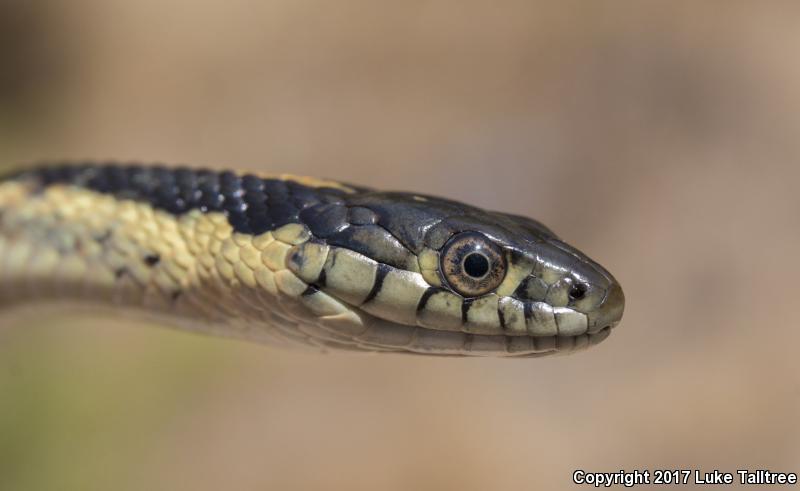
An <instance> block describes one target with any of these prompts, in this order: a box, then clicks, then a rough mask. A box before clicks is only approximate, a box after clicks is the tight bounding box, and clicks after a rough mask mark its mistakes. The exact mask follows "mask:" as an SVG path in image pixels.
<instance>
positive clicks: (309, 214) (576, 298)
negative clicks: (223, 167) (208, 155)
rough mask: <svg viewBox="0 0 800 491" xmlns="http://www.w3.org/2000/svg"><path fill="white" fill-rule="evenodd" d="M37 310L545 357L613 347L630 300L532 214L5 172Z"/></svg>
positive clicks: (10, 253)
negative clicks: (55, 306)
mask: <svg viewBox="0 0 800 491" xmlns="http://www.w3.org/2000/svg"><path fill="white" fill-rule="evenodd" d="M31 303H33V304H35V305H39V304H45V303H59V304H62V305H66V306H67V308H68V307H69V306H74V305H97V306H106V307H112V308H113V309H115V310H117V311H119V312H124V313H125V315H127V314H128V313H132V314H138V315H143V316H146V317H151V318H155V319H156V320H157V321H158V322H160V323H162V324H164V325H168V326H174V327H178V328H182V329H187V330H193V331H200V332H206V333H213V334H218V335H223V336H229V337H236V338H242V339H247V340H252V341H259V342H265V343H269V344H273V345H281V346H304V347H311V348H314V349H323V350H326V349H342V350H356V351H374V352H410V353H423V354H437V355H484V356H486V355H490V356H540V355H543V354H549V353H557V352H569V351H574V350H576V349H580V348H585V347H588V346H591V345H594V344H596V343H598V342H600V341H602V340H603V339H605V338H606V337H607V336H608V334H609V332H610V330H611V329H612V328H613V327H614V326H615V325H617V323H618V322H619V320H620V318H621V316H622V311H623V308H624V297H623V294H622V289H621V288H620V286H619V284H618V283H617V281H616V280H615V279H614V277H613V276H612V275H611V274H610V273H608V271H606V270H605V269H604V268H602V267H601V266H599V265H598V264H597V263H595V262H594V261H592V260H591V259H589V258H588V257H587V256H585V255H584V254H583V253H581V252H579V251H578V250H576V249H575V248H573V247H571V246H569V245H567V244H565V243H564V242H562V241H561V240H559V239H558V238H557V236H556V235H555V234H554V233H553V232H551V231H550V230H549V229H548V228H547V227H545V226H544V225H542V224H541V223H539V222H537V221H535V220H532V219H529V218H525V217H520V216H515V215H509V214H504V213H499V212H491V211H486V210H482V209H479V208H476V207H473V206H469V205H466V204H462V203H458V202H455V201H451V200H447V199H442V198H436V197H432V196H421V195H418V194H413V193H399V192H380V191H375V190H371V189H367V188H363V187H358V186H353V185H348V184H343V183H339V182H334V181H325V180H319V179H313V178H307V177H296V176H287V175H283V176H277V177H264V176H257V175H253V174H241V173H235V172H230V171H224V172H222V171H212V170H204V169H192V168H168V167H163V166H144V165H120V164H115V163H79V164H58V165H41V166H37V167H33V168H29V169H25V170H22V171H20V172H17V173H15V174H11V175H9V176H7V177H5V178H3V179H2V180H0V308H2V309H10V308H11V307H14V306H17V305H22V304H31Z"/></svg>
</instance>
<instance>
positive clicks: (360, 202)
mask: <svg viewBox="0 0 800 491" xmlns="http://www.w3.org/2000/svg"><path fill="white" fill-rule="evenodd" d="M300 218H301V220H303V221H304V223H305V224H306V225H307V226H308V227H309V228H310V231H311V233H312V235H313V236H314V237H315V240H316V242H315V243H312V244H315V245H309V247H317V248H320V247H322V248H324V249H325V254H324V255H325V260H324V264H322V262H321V261H318V262H320V263H321V266H320V267H319V268H317V269H315V271H314V273H313V274H311V275H309V274H303V271H302V269H303V268H302V267H299V266H297V265H298V264H304V263H305V261H303V260H302V258H303V255H304V254H303V253H299V254H296V255H295V259H297V261H292V260H290V261H289V263H290V269H293V270H294V271H295V272H297V273H298V275H299V276H300V277H302V278H303V279H304V280H306V281H308V282H309V283H313V284H315V286H316V287H319V289H320V290H321V291H323V292H324V293H326V294H328V295H330V296H331V297H333V298H335V299H337V300H339V301H341V302H343V303H344V304H346V305H347V306H348V308H350V309H351V311H352V312H353V313H355V314H356V315H357V316H358V318H359V322H360V323H361V325H362V327H363V331H361V332H358V333H353V332H351V333H349V334H348V336H349V340H348V341H349V342H350V343H351V344H353V345H355V346H356V349H370V350H374V349H383V350H393V351H410V352H419V353H426V354H457V355H492V356H494V355H500V356H539V355H543V354H550V353H555V352H569V351H575V350H577V349H580V348H584V347H588V346H590V345H594V344H597V343H598V342H600V341H602V340H603V339H605V338H606V337H607V336H608V334H609V332H610V331H611V329H612V328H613V327H614V326H616V325H617V324H618V323H619V321H620V319H621V317H622V312H623V309H624V296H623V293H622V289H621V287H620V285H619V283H618V282H617V281H616V280H615V279H614V277H613V276H612V275H611V274H610V273H609V272H608V271H606V270H605V269H604V268H603V267H602V266H600V265H599V264H597V263H596V262H594V261H592V260H591V259H589V258H588V257H587V256H586V255H584V254H583V253H581V252H580V251H578V250H577V249H575V248H573V247H571V246H569V245H567V244H565V243H564V242H562V241H561V240H560V239H558V237H557V236H556V235H555V234H554V233H553V232H552V231H550V230H549V229H548V228H547V227H545V226H544V225H542V224H541V223H539V222H537V221H535V220H532V219H530V218H526V217H521V216H516V215H510V214H505V213H499V212H491V211H486V210H482V209H479V208H475V207H472V206H469V205H465V204H463V203H458V202H455V201H450V200H446V199H441V198H435V197H430V196H420V195H415V194H409V193H385V192H360V193H356V194H352V195H348V196H346V197H345V201H344V202H342V203H337V204H334V205H331V204H327V205H321V206H320V207H319V208H317V209H313V208H310V209H308V210H304V213H301V216H300ZM316 255H317V256H319V254H316ZM293 264H294V266H293ZM340 341H345V340H344V339H341V340H340Z"/></svg>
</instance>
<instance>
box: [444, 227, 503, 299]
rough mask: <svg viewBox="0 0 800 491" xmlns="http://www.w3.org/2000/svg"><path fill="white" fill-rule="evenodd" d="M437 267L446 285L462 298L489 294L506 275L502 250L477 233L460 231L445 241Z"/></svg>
mask: <svg viewBox="0 0 800 491" xmlns="http://www.w3.org/2000/svg"><path fill="white" fill-rule="evenodd" d="M440 267H441V271H442V274H443V275H444V278H445V279H446V280H447V283H448V284H449V285H450V286H451V287H452V288H453V289H454V290H455V291H457V292H458V293H460V294H462V295H464V296H465V297H477V296H480V295H484V294H486V293H489V292H490V291H492V290H494V289H495V288H497V286H498V285H500V283H501V282H502V281H503V278H505V276H506V259H505V257H504V256H503V250H502V249H501V248H500V247H499V246H498V245H497V244H495V243H494V242H492V241H491V240H489V239H488V238H486V236H484V235H483V234H479V233H477V232H463V233H460V234H458V235H455V236H453V237H452V238H451V239H450V240H449V241H447V243H446V244H445V245H444V247H443V248H442V253H441V256H440Z"/></svg>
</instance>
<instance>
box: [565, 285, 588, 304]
mask: <svg viewBox="0 0 800 491" xmlns="http://www.w3.org/2000/svg"><path fill="white" fill-rule="evenodd" d="M588 290H589V287H588V286H587V285H586V283H575V284H574V285H572V286H571V287H570V289H569V299H570V300H580V299H582V298H583V297H585V296H586V292H587V291H588Z"/></svg>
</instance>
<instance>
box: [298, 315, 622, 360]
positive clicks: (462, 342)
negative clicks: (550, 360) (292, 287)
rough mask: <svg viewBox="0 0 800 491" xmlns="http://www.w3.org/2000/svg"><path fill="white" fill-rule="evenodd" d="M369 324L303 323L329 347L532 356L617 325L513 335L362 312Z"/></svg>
mask: <svg viewBox="0 0 800 491" xmlns="http://www.w3.org/2000/svg"><path fill="white" fill-rule="evenodd" d="M361 318H362V321H363V322H364V326H365V328H364V329H363V330H360V332H354V331H352V330H348V331H347V332H344V331H342V330H341V329H339V325H335V326H334V325H326V324H325V323H321V324H318V325H317V326H315V327H303V326H301V327H300V330H302V331H304V333H305V334H306V335H307V336H310V337H313V338H314V339H315V340H316V341H317V342H318V343H320V344H322V345H323V346H325V347H329V348H335V349H344V350H348V351H362V352H363V351H380V352H395V353H411V354H424V355H440V356H484V357H487V356H492V357H497V356H500V357H507V358H529V357H540V356H547V355H554V354H567V353H573V352H576V351H582V350H584V349H587V348H590V347H592V346H595V345H597V344H599V343H600V342H602V341H603V340H605V339H606V338H607V337H608V336H609V334H610V333H611V330H612V328H613V325H608V326H606V327H603V328H602V329H599V330H594V331H592V332H584V333H581V334H576V335H550V336H511V335H506V334H472V333H466V332H460V331H444V330H436V329H429V328H425V327H420V326H409V325H404V324H398V323H394V322H391V321H386V320H384V319H380V318H377V317H374V316H371V315H369V314H365V313H363V312H362V313H361Z"/></svg>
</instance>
